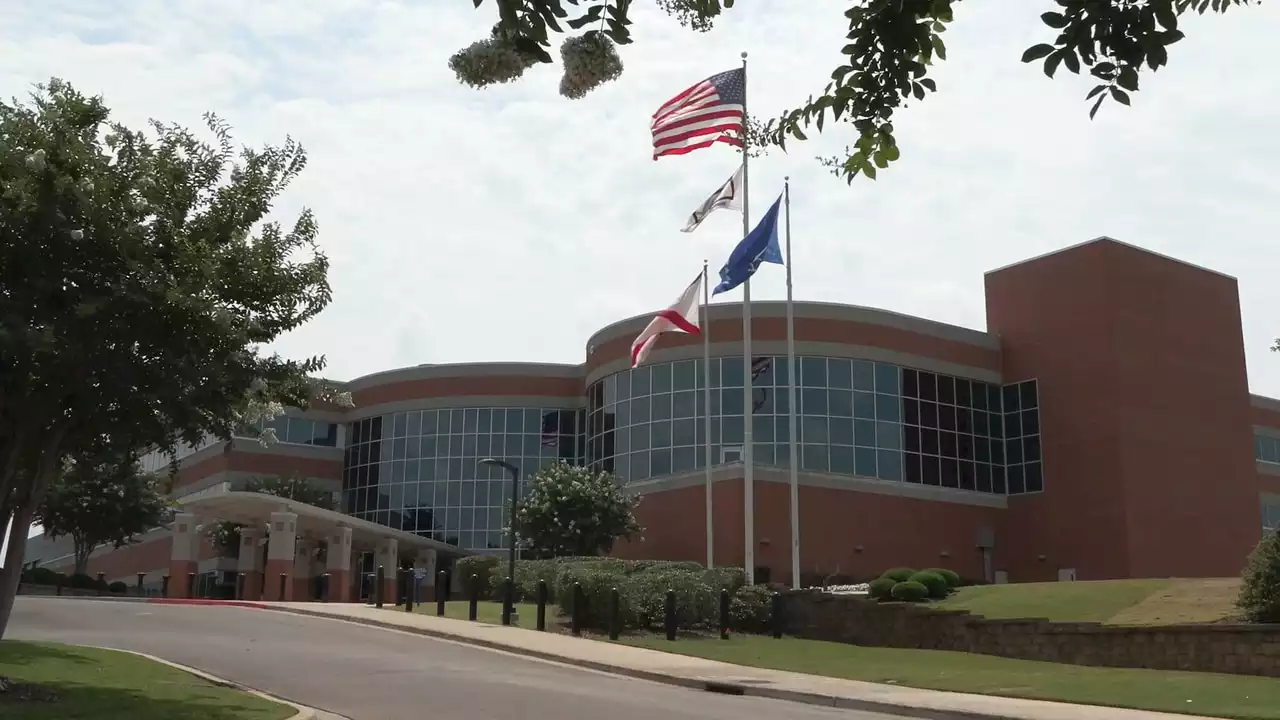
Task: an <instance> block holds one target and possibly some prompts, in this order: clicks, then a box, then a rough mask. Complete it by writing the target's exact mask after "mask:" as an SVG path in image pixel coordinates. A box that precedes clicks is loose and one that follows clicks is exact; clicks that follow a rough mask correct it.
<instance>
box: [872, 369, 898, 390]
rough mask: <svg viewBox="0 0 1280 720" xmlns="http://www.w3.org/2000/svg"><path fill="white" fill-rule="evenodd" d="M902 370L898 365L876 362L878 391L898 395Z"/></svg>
mask: <svg viewBox="0 0 1280 720" xmlns="http://www.w3.org/2000/svg"><path fill="white" fill-rule="evenodd" d="M900 374H901V370H900V369H899V368H898V366H897V365H886V364H885V363H876V392H881V393H889V394H890V395H897V394H898V393H899V391H900V388H899V386H898V377H899V375H900Z"/></svg>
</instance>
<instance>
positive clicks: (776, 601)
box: [769, 593, 783, 639]
mask: <svg viewBox="0 0 1280 720" xmlns="http://www.w3.org/2000/svg"><path fill="white" fill-rule="evenodd" d="M782 621H783V617H782V593H774V594H773V598H772V602H771V603H770V607H769V627H770V629H772V630H773V637H774V638H775V639H776V638H780V637H782Z"/></svg>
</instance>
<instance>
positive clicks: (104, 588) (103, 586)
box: [97, 573, 107, 597]
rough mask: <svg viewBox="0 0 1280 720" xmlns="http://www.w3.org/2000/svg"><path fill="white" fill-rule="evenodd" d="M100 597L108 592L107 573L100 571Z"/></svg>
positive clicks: (98, 583)
mask: <svg viewBox="0 0 1280 720" xmlns="http://www.w3.org/2000/svg"><path fill="white" fill-rule="evenodd" d="M97 585H98V597H102V596H103V595H106V594H107V575H106V573H98V582H97Z"/></svg>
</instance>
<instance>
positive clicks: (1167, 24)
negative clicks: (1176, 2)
mask: <svg viewBox="0 0 1280 720" xmlns="http://www.w3.org/2000/svg"><path fill="white" fill-rule="evenodd" d="M1151 7H1152V8H1153V9H1154V10H1155V13H1156V20H1158V21H1159V22H1160V25H1161V26H1162V27H1163V28H1164V29H1166V30H1177V29H1178V14H1177V13H1176V12H1174V9H1173V2H1172V0H1157V1H1156V2H1153V3H1152V5H1151Z"/></svg>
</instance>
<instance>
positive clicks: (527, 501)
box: [516, 462, 642, 557]
mask: <svg viewBox="0 0 1280 720" xmlns="http://www.w3.org/2000/svg"><path fill="white" fill-rule="evenodd" d="M529 482H530V486H529V489H528V492H527V493H526V494H525V497H524V499H523V500H521V501H520V504H519V506H518V507H517V509H516V535H517V537H518V539H519V542H520V546H521V547H522V548H525V549H526V550H527V553H526V554H527V556H529V557H580V556H590V555H602V554H605V553H607V552H609V551H610V550H611V549H613V544H614V543H615V542H616V541H617V540H619V539H620V538H632V537H638V536H639V535H640V533H641V531H642V528H641V527H640V525H639V523H637V522H636V518H635V508H636V505H637V504H638V503H639V498H638V497H633V496H629V495H628V494H627V493H626V492H625V491H624V490H623V489H622V486H620V485H619V484H618V482H617V480H616V479H615V478H614V476H613V475H612V474H611V473H607V472H597V471H592V470H588V469H587V468H584V467H581V466H577V465H569V464H567V463H564V462H557V463H555V464H553V465H550V466H548V467H546V468H543V469H542V470H539V471H538V472H537V473H535V474H534V476H533V477H532V478H531V479H530V481H529Z"/></svg>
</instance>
